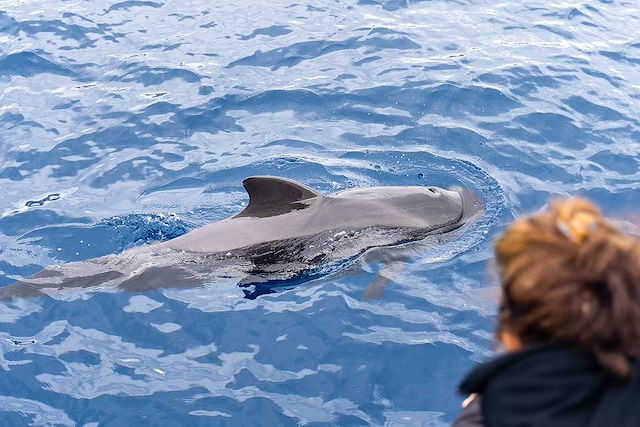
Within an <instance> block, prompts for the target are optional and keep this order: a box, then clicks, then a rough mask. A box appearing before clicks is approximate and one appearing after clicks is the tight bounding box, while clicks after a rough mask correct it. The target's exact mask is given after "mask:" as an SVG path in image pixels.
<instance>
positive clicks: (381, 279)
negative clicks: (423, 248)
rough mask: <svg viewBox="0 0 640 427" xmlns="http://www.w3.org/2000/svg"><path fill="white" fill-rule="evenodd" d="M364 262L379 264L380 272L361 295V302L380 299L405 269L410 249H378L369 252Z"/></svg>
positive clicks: (409, 257)
mask: <svg viewBox="0 0 640 427" xmlns="http://www.w3.org/2000/svg"><path fill="white" fill-rule="evenodd" d="M364 259H365V261H366V262H375V263H378V264H381V267H380V270H379V271H378V274H377V276H376V278H375V279H374V281H373V282H371V283H370V284H369V286H367V287H366V288H365V290H364V292H363V293H362V300H363V301H368V300H371V299H378V298H382V296H383V295H384V290H385V289H386V287H387V285H389V284H390V283H392V282H393V281H394V280H395V279H396V278H397V277H398V276H399V275H400V273H401V272H402V270H403V269H404V268H405V267H406V265H407V262H408V261H409V260H410V259H411V256H410V249H407V248H396V249H395V250H394V249H392V248H378V249H373V250H371V251H369V252H368V253H367V254H365V257H364Z"/></svg>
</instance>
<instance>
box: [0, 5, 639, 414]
mask: <svg viewBox="0 0 640 427" xmlns="http://www.w3.org/2000/svg"><path fill="white" fill-rule="evenodd" d="M551 3H553V2H547V1H527V2H520V1H516V0H506V1H502V2H488V1H480V0H461V1H454V0H452V1H444V0H434V1H418V0H415V1H410V0H359V1H355V0H346V1H328V0H326V1H324V0H322V1H315V2H312V3H295V2H291V1H290V0H289V1H271V0H270V1H264V0H253V1H240V2H211V1H203V0H202V1H201V0H190V1H186V0H185V1H166V0H164V1H163V0H154V1H139V0H128V1H118V0H96V1H80V0H66V1H65V0H29V1H19V0H0V186H1V187H0V188H2V191H1V192H0V286H5V285H9V284H11V283H12V282H13V281H14V280H15V279H18V278H20V277H24V276H28V275H31V274H33V273H36V272H38V271H39V270H40V269H42V268H43V267H45V266H48V265H51V264H58V263H67V262H72V261H77V260H82V259H87V258H92V257H97V256H101V255H105V254H111V253H116V252H120V251H122V250H125V249H127V248H131V247H134V246H139V245H144V244H147V243H151V242H156V241H160V240H165V239H169V238H172V237H176V236H178V235H181V234H183V233H185V232H186V231H188V230H191V229H193V228H196V227H198V226H202V225H204V224H207V223H210V222H212V221H216V220H220V219H223V218H226V217H228V216H230V215H232V214H234V213H236V212H238V211H239V210H240V209H242V207H243V206H244V205H245V204H246V202H247V196H246V194H245V193H244V190H243V189H242V186H241V180H242V179H243V178H245V177H247V176H250V175H280V176H285V177H288V178H292V179H296V180H299V181H301V182H304V183H305V184H307V185H309V186H311V187H313V188H315V189H317V190H320V191H323V192H326V193H331V192H335V191H339V190H343V189H348V188H353V187H365V186H374V185H425V186H426V185H437V186H441V187H448V186H452V185H459V186H463V187H467V188H470V189H472V190H473V191H475V192H476V193H478V194H479V195H480V196H481V197H482V199H483V200H484V201H485V203H486V206H487V210H486V212H485V214H484V215H483V216H482V217H481V218H480V219H479V220H478V221H477V222H475V223H474V224H472V225H470V226H468V227H467V228H465V229H464V230H461V231H460V232H459V233H458V234H457V235H456V236H455V238H454V239H452V240H450V241H447V242H444V243H443V244H442V245H441V246H438V247H431V248H425V249H424V250H416V251H414V256H413V258H412V259H410V260H405V261H403V263H402V266H401V268H399V269H398V268H396V270H395V274H394V275H393V279H392V283H391V284H389V285H388V286H387V288H386V291H385V293H384V295H383V297H382V298H379V299H374V300H366V301H365V300H363V298H362V295H363V292H364V290H365V288H366V287H367V285H369V284H370V283H372V282H373V281H375V280H376V278H377V277H378V274H379V273H380V272H381V271H384V270H385V268H387V267H388V266H385V265H384V263H380V262H378V261H376V260H375V258H372V259H370V258H367V257H363V258H361V259H360V260H357V261H356V262H354V263H353V264H352V265H350V266H347V267H346V268H345V269H343V270H341V271H338V272H333V273H332V274H328V275H324V276H322V277H320V278H315V279H313V280H310V281H307V282H304V283H299V284H297V285H295V286H285V287H282V288H280V289H276V290H277V292H275V293H270V294H265V295H261V296H258V297H257V298H254V299H249V298H245V292H244V290H243V289H242V288H240V287H239V286H237V284H236V283H234V282H233V281H232V280H230V281H229V282H225V283H212V284H209V285H207V286H204V287H199V288H193V289H178V288H175V289H172V288H168V289H161V290H156V291H151V292H145V293H139V294H136V293H128V292H113V290H111V291H109V290H105V292H95V293H82V292H76V291H68V292H65V291H64V290H61V291H60V292H58V293H55V292H54V293H52V298H32V299H22V300H15V301H5V302H1V303H0V424H2V425H11V426H13V425H47V426H54V425H55V426H58V425H65V426H66V425H70V426H71V425H85V426H98V425H109V426H131V425H162V426H172V425H176V426H177V425H189V426H196V425H229V426H231V425H233V426H240V425H246V426H249V425H261V426H262V425H263V426H290V425H291V426H293V425H314V426H320V425H349V426H359V425H387V426H404V425H407V426H441V425H447V424H449V423H450V422H451V421H452V420H453V418H454V417H455V416H456V414H457V413H458V408H459V404H460V397H459V396H457V395H456V386H457V384H458V382H459V380H460V379H461V378H462V376H463V375H464V374H465V372H466V371H467V370H468V369H470V367H471V366H472V365H473V364H474V363H476V362H478V361H482V360H485V359H486V358H487V357H490V355H491V354H492V352H493V350H494V343H493V338H492V333H493V325H494V320H495V317H494V312H495V308H496V302H495V295H496V292H495V289H496V288H495V279H494V278H493V276H492V274H491V269H490V266H491V262H490V259H491V256H492V253H491V242H492V239H493V238H494V237H495V236H496V235H498V234H499V233H500V232H501V230H503V229H504V227H505V225H506V224H508V223H509V222H510V221H512V220H513V218H515V217H516V216H518V215H521V214H525V213H529V212H533V211H536V210H538V209H541V208H543V207H544V206H545V204H546V203H547V201H548V200H549V198H550V197H552V196H563V195H567V194H580V195H583V196H587V197H589V198H591V199H593V200H595V201H596V202H598V203H599V204H600V205H601V207H602V208H603V210H604V211H605V212H606V213H608V214H614V215H618V216H622V217H624V218H627V219H633V218H634V217H635V218H637V216H634V213H633V212H634V211H635V210H636V209H637V206H639V205H640V191H638V184H637V182H638V180H639V178H640V173H639V169H638V166H639V157H638V153H639V152H640V107H639V100H640V41H639V40H640V39H639V38H638V31H637V29H638V28H640V8H639V6H638V4H637V3H635V2H629V3H625V2H612V1H605V0H600V1H596V0H589V1H578V0H576V1H564V2H560V3H557V5H555V6H554V5H552V4H551Z"/></svg>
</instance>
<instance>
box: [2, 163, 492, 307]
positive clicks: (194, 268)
mask: <svg viewBox="0 0 640 427" xmlns="http://www.w3.org/2000/svg"><path fill="white" fill-rule="evenodd" d="M243 184H244V187H245V189H246V190H247V193H248V194H249V204H248V205H247V207H246V208H245V209H244V210H243V211H242V212H240V213H239V214H237V215H235V216H233V217H231V218H228V219H225V220H222V221H219V222H215V223H212V224H209V225H207V226H204V227H202V228H199V229H196V230H193V231H191V232H189V233H187V234H185V235H183V236H180V237H178V238H175V239H173V240H169V241H166V242H161V243H155V244H151V245H147V246H142V247H138V248H134V249H130V250H128V251H125V252H123V253H121V254H118V255H109V256H105V257H100V258H95V259H90V260H87V261H82V262H76V263H71V264H63V265H59V266H52V267H49V268H47V269H46V270H43V271H42V272H40V273H38V274H36V275H34V276H31V277H29V278H26V279H23V280H22V281H20V282H17V283H16V284H14V285H11V286H9V287H6V288H1V289H0V299H9V298H17V297H25V296H34V295H41V294H43V293H44V294H52V293H54V292H56V290H58V289H61V288H68V287H83V288H97V289H102V290H114V289H124V290H129V291H143V290H147V289H154V288H161V287H191V286H197V285H202V284H206V283H210V282H216V281H220V280H230V279H231V280H233V279H238V282H239V283H241V284H243V285H252V284H261V283H267V282H268V283H293V282H295V281H303V280H304V278H307V279H308V278H312V277H315V276H317V275H319V274H322V273H323V272H330V271H334V270H335V269H336V268H339V267H340V266H342V265H344V264H346V263H348V262H350V261H351V260H353V259H354V258H356V257H357V256H359V255H361V254H362V253H364V252H365V251H367V250H368V249H371V248H375V247H385V246H393V245H400V244H403V243H406V242H411V241H417V240H421V239H424V238H426V237H427V236H430V235H439V234H443V233H448V232H450V231H452V230H455V229H457V228H459V227H461V226H462V225H464V224H465V223H467V222H469V221H471V220H472V219H474V218H476V217H477V216H478V215H479V214H480V213H481V212H483V209H484V205H483V204H482V202H480V200H479V199H478V198H477V197H476V196H475V195H474V194H473V193H472V192H471V191H469V190H466V189H460V188H456V189H452V190H444V189H440V188H435V187H373V188H362V189H353V190H347V191H343V192H340V193H337V194H333V195H323V194H320V193H318V192H316V191H315V190H313V189H311V188H308V187H306V186H304V185H302V184H300V183H297V182H295V181H291V180H288V179H284V178H277V177H269V176H264V177H250V178H247V179H245V180H244V181H243ZM259 293H265V292H264V291H263V292H259ZM248 296H253V297H255V296H256V293H255V292H254V293H253V294H251V293H250V292H248Z"/></svg>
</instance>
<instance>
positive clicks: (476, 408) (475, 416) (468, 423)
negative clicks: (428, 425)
mask: <svg viewBox="0 0 640 427" xmlns="http://www.w3.org/2000/svg"><path fill="white" fill-rule="evenodd" d="M481 402H482V398H481V397H480V396H476V397H475V399H473V401H472V402H471V403H469V405H468V406H465V408H464V409H463V410H462V412H460V416H459V417H458V419H457V420H456V421H455V422H454V423H453V425H452V426H451V427H484V421H483V420H482V403H481Z"/></svg>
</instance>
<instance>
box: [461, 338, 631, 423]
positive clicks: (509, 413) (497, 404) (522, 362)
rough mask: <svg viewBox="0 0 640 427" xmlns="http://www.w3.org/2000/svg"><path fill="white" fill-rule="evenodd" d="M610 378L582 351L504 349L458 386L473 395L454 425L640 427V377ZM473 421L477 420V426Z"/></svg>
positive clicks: (557, 346) (592, 358)
mask: <svg viewBox="0 0 640 427" xmlns="http://www.w3.org/2000/svg"><path fill="white" fill-rule="evenodd" d="M639 370H640V369H639V364H638V361H634V374H633V377H632V378H631V380H629V381H626V382H622V381H620V380H618V379H616V378H614V377H612V376H611V375H610V374H609V373H608V372H606V371H605V370H604V369H603V368H602V367H601V366H600V365H599V364H598V362H597V361H596V359H595V357H594V356H593V355H592V354H590V353H587V352H583V351H580V350H575V349H572V348H569V347H566V346H561V345H545V346H540V347H536V348H532V349H529V350H524V351H520V352H516V353H509V354H506V355H504V356H501V357H498V358H496V359H493V360H491V361H489V362H487V363H485V364H482V365H480V366H478V367H476V368H475V369H473V370H472V371H471V373H470V374H469V375H468V376H467V377H466V379H465V380H464V381H463V382H462V385H461V386H460V392H461V393H463V394H471V393H478V395H479V396H480V398H479V399H477V400H476V401H475V402H474V403H473V404H471V405H470V406H468V407H467V408H466V409H464V410H463V412H462V414H461V416H460V417H459V419H458V420H457V421H456V424H454V426H456V427H470V426H474V427H475V426H485V427H574V426H575V427H631V426H634V427H636V426H640V375H639V372H638V371H639ZM478 423H479V424H478Z"/></svg>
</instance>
